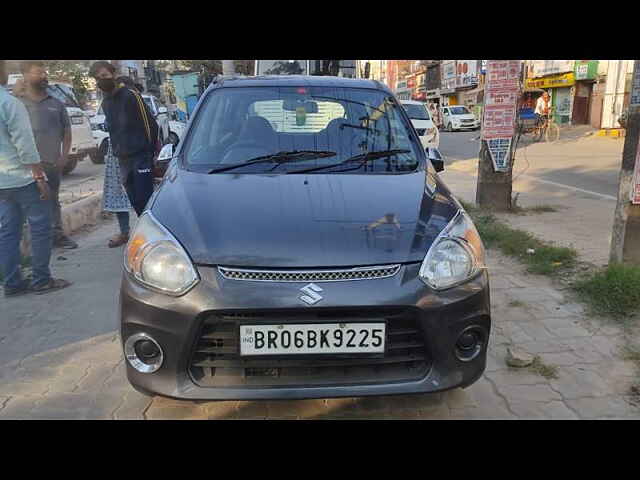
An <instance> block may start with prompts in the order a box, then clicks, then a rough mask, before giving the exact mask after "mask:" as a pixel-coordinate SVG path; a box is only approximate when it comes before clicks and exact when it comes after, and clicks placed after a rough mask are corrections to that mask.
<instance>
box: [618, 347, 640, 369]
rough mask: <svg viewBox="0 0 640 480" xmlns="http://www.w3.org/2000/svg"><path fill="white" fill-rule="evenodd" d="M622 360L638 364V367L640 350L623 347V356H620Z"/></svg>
mask: <svg viewBox="0 0 640 480" xmlns="http://www.w3.org/2000/svg"><path fill="white" fill-rule="evenodd" d="M622 358H623V359H624V360H631V361H632V362H636V363H638V364H639V365H638V366H640V350H639V349H637V348H634V347H629V346H627V347H625V349H624V354H623V355H622Z"/></svg>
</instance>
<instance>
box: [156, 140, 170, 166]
mask: <svg viewBox="0 0 640 480" xmlns="http://www.w3.org/2000/svg"><path fill="white" fill-rule="evenodd" d="M172 158H173V144H171V143H167V144H166V145H165V146H164V147H162V150H160V154H159V155H158V162H169V161H170V160H171V159H172Z"/></svg>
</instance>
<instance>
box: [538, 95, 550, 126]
mask: <svg viewBox="0 0 640 480" xmlns="http://www.w3.org/2000/svg"><path fill="white" fill-rule="evenodd" d="M550 112H551V100H550V98H549V94H548V93H547V92H544V93H543V94H542V96H540V97H539V98H538V101H537V102H536V110H535V114H536V116H537V117H538V122H539V123H542V122H543V121H544V120H545V119H546V118H547V117H548V116H549V113H550Z"/></svg>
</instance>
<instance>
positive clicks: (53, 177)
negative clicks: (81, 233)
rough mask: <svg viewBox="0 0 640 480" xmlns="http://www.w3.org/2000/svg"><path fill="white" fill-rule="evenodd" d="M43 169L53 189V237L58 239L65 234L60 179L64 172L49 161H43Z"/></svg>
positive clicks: (50, 187)
mask: <svg viewBox="0 0 640 480" xmlns="http://www.w3.org/2000/svg"><path fill="white" fill-rule="evenodd" d="M42 167H43V170H44V171H45V173H46V174H47V183H48V184H49V189H50V190H51V200H50V201H51V220H52V222H51V223H52V225H51V226H52V227H53V239H54V241H56V240H57V239H59V238H60V237H63V236H64V230H63V229H62V214H61V212H60V199H59V198H58V197H59V194H60V181H61V180H62V173H61V172H60V170H59V169H58V167H56V166H55V165H51V164H48V163H42Z"/></svg>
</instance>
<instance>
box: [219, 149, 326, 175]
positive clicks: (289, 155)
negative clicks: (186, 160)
mask: <svg viewBox="0 0 640 480" xmlns="http://www.w3.org/2000/svg"><path fill="white" fill-rule="evenodd" d="M335 156H336V152H331V151H322V150H292V151H290V152H278V153H272V154H271V155H263V156H260V157H255V158H252V159H251V160H247V161H246V162H243V163H234V164H233V165H229V166H227V167H219V168H214V169H213V170H211V171H210V172H209V173H218V172H225V171H227V170H233V169H234V168H240V167H244V166H246V165H254V164H256V163H275V164H276V165H275V166H276V167H277V166H278V165H281V164H283V163H287V162H294V161H302V160H311V159H314V158H325V157H335Z"/></svg>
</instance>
